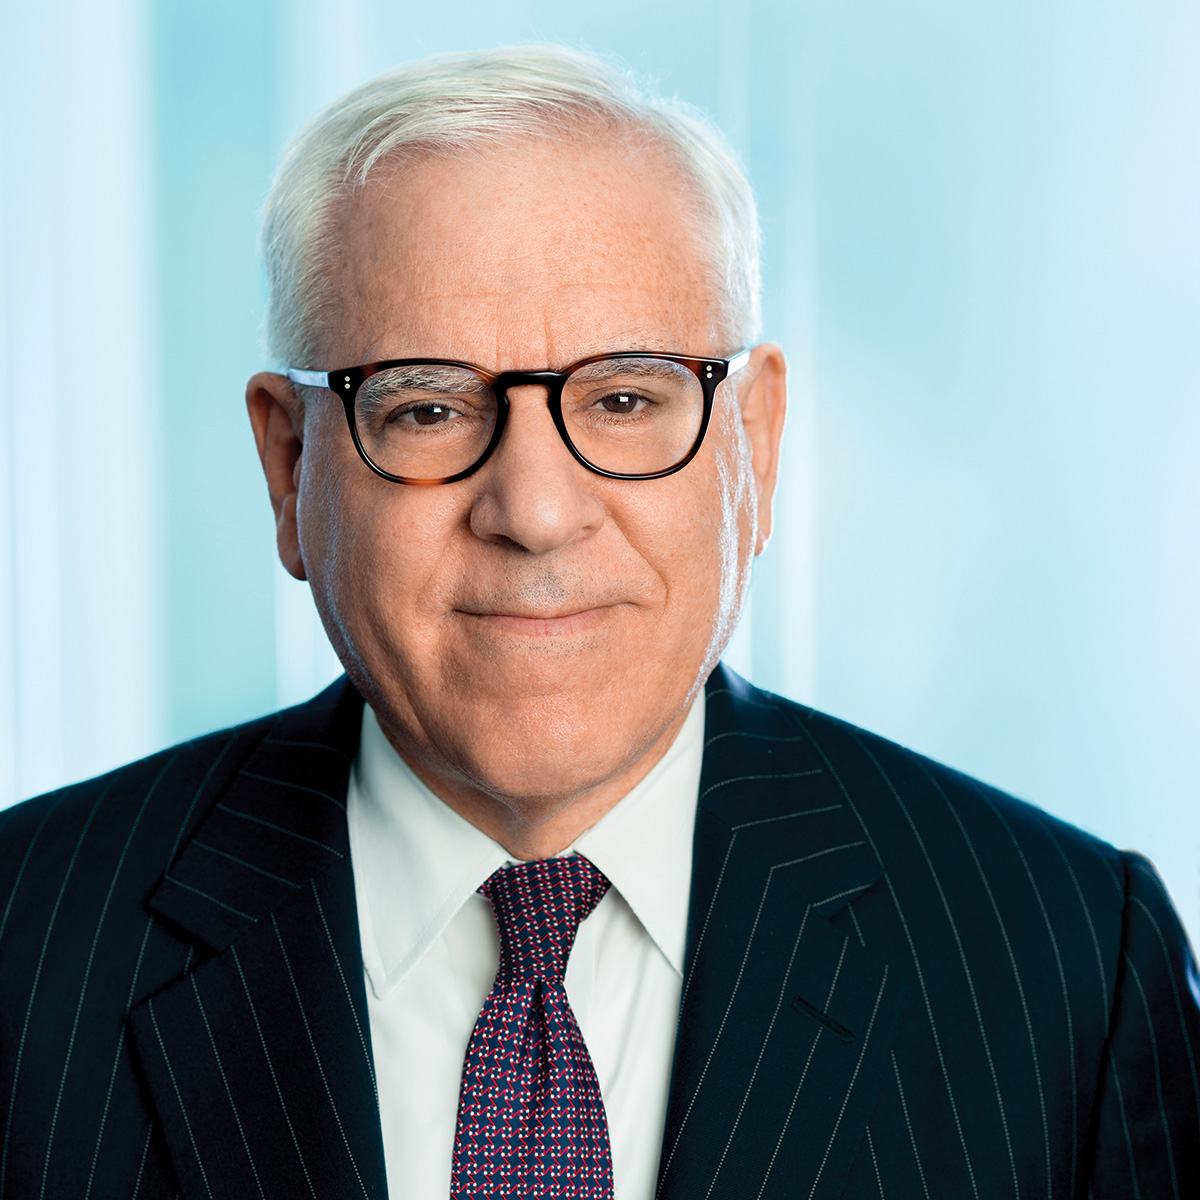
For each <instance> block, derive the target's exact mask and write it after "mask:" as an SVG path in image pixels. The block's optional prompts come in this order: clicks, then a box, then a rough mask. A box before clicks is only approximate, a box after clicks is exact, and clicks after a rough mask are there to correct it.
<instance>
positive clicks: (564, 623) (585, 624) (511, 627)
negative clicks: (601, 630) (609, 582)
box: [458, 604, 617, 638]
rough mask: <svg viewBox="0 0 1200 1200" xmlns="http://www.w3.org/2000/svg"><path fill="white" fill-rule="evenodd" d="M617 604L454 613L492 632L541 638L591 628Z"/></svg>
mask: <svg viewBox="0 0 1200 1200" xmlns="http://www.w3.org/2000/svg"><path fill="white" fill-rule="evenodd" d="M616 608H617V605H615V604H606V605H602V606H600V607H598V608H582V609H576V610H574V611H571V612H563V613H554V614H543V613H521V612H466V611H464V610H462V609H459V610H458V615H459V616H463V617H466V618H468V619H469V620H470V621H471V623H472V624H475V623H476V622H477V623H478V624H479V626H481V627H482V628H484V629H486V630H488V631H490V632H494V633H506V634H515V635H517V636H519V637H530V638H543V637H565V636H568V635H570V634H575V633H585V632H588V631H589V630H592V629H595V628H596V627H597V626H598V625H600V624H601V623H602V622H603V621H605V620H606V619H607V618H608V617H610V616H611V615H612V614H613V612H614V611H615V609H616Z"/></svg>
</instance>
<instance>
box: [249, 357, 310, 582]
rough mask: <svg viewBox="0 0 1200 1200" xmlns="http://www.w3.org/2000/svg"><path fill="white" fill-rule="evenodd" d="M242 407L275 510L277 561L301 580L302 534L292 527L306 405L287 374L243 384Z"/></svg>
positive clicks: (269, 375)
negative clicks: (252, 433) (243, 396)
mask: <svg viewBox="0 0 1200 1200" xmlns="http://www.w3.org/2000/svg"><path fill="white" fill-rule="evenodd" d="M246 408H247V410H248V411H249V413H250V424H251V425H252V426H253V427H254V440H255V442H257V443H258V458H259V461H260V462H261V463H262V469H263V474H264V475H265V476H266V477H267V491H268V492H269V493H270V496H271V507H272V508H273V509H274V510H275V542H276V545H277V546H278V547H279V560H280V562H282V563H283V565H284V566H285V567H286V568H287V569H288V571H289V572H290V573H291V574H292V575H294V576H295V577H296V578H297V579H304V578H306V576H305V572H304V562H303V560H302V559H301V557H300V534H299V531H298V530H297V527H296V494H297V492H298V491H299V488H300V452H301V449H302V448H303V443H304V405H303V403H302V402H301V401H300V399H299V397H297V395H296V393H295V391H294V390H293V388H292V384H291V381H290V380H289V379H288V378H287V376H286V375H276V374H274V373H273V372H270V371H262V372H260V373H259V374H258V375H255V376H254V377H253V378H252V379H251V380H250V382H249V383H248V384H246Z"/></svg>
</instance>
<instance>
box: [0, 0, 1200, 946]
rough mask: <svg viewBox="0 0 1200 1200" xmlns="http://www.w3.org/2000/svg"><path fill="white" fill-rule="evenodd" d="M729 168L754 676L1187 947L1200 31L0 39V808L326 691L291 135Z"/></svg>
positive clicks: (188, 9)
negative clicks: (969, 800)
mask: <svg viewBox="0 0 1200 1200" xmlns="http://www.w3.org/2000/svg"><path fill="white" fill-rule="evenodd" d="M536 39H546V40H562V41H565V42H568V43H570V44H573V45H581V46H584V47H587V48H591V49H595V50H599V51H602V52H606V53H612V54H615V55H617V56H618V57H620V58H621V59H623V60H624V61H625V62H626V63H628V64H629V65H630V66H632V67H633V68H634V69H635V70H637V71H638V72H640V73H642V74H643V75H644V76H647V77H649V78H650V79H651V80H652V81H656V82H657V84H658V86H659V87H660V88H661V89H662V90H665V91H667V92H670V93H678V94H679V95H680V96H682V97H684V98H685V99H688V100H690V101H692V102H694V103H696V104H699V105H701V106H703V107H704V108H706V109H707V110H708V111H709V112H711V113H712V114H713V115H714V116H715V117H716V118H717V119H718V120H719V121H720V123H721V124H722V125H723V126H724V127H725V129H726V130H727V131H728V132H729V134H730V135H731V137H732V139H733V140H734V142H735V143H736V145H737V146H738V148H739V149H740V151H741V152H742V154H743V156H744V158H745V160H746V163H747V166H748V170H749V173H750V175H751V178H752V181H753V182H754V184H755V187H756V189H757V191H758V194H759V197H760V201H761V205H762V217H763V225H764V229H765V234H766V325H767V330H766V331H767V335H768V336H769V337H772V338H774V339H776V340H778V341H780V342H781V343H782V344H783V345H784V347H785V349H786V350H787V351H788V352H789V355H790V358H791V363H792V388H793V392H792V404H793V411H792V418H791V423H790V426H789V430H788V435H787V442H788V447H787V453H788V459H787V464H786V466H785V471H784V478H783V481H782V486H781V496H780V506H779V512H778V532H777V536H776V538H775V540H774V542H773V544H772V546H771V547H770V548H769V550H768V552H767V554H766V555H765V556H764V558H763V559H762V560H761V562H760V564H759V571H758V575H757V578H756V582H755V585H754V597H753V606H752V611H751V613H750V614H749V616H748V618H747V620H746V622H745V623H744V626H743V629H742V630H741V631H740V632H739V635H738V638H737V641H736V644H735V646H734V647H733V648H732V650H731V658H732V660H733V661H734V662H735V664H737V665H740V666H741V667H742V668H743V669H745V670H746V671H747V672H748V673H749V674H750V675H751V677H752V678H753V679H754V680H755V682H757V683H759V684H762V685H764V686H767V687H771V688H774V689H777V690H780V691H783V692H786V693H788V694H790V695H792V696H795V697H797V698H798V699H801V700H804V701H807V702H809V703H814V704H816V705H818V706H819V707H822V708H825V709H827V710H829V711H832V712H834V713H836V714H838V715H841V716H845V717H848V718H850V719H851V720H854V721H856V722H858V723H860V724H863V725H866V726H868V727H870V728H873V729H876V730H878V731H879V732H882V733H884V734H887V735H889V736H892V737H894V738H896V739H898V740H900V741H902V742H905V743H907V744H909V745H911V746H913V747H915V748H917V749H919V750H922V751H924V752H926V753H928V754H931V755H933V756H934V757H937V758H940V759H943V760H945V761H948V762H950V763H952V764H953V765H955V766H958V767H961V768H962V769H964V770H967V771H969V772H972V773H974V774H978V775H980V776H982V777H983V778H985V779H987V780H989V781H991V782H993V783H996V784H998V785H999V786H1001V787H1004V788H1006V789H1009V790H1012V791H1015V792H1017V793H1018V794H1020V795H1022V796H1025V797H1027V798H1029V799H1032V800H1034V801H1036V802H1037V803H1039V804H1042V805H1043V806H1045V807H1047V808H1049V809H1050V810H1052V811H1054V812H1056V813H1059V814H1062V815H1063V816H1066V817H1067V818H1068V819H1070V820H1073V821H1076V822H1078V823H1080V824H1082V825H1084V826H1086V827H1087V828H1089V829H1092V830H1094V831H1096V832H1098V833H1100V834H1101V835H1103V836H1105V837H1107V838H1110V839H1112V840H1114V841H1116V842H1118V843H1120V844H1122V845H1132V846H1136V847H1139V848H1141V849H1143V850H1145V851H1147V852H1148V853H1150V854H1151V855H1152V856H1153V857H1154V858H1155V859H1156V860H1157V862H1158V863H1159V865H1160V867H1161V869H1162V870H1163V871H1164V873H1165V875H1166V876H1167V879H1168V882H1169V884H1170V886H1171V889H1172V891H1173V893H1174V895H1175V898H1176V901H1177V903H1178V904H1179V906H1180V908H1181V910H1182V911H1183V913H1184V915H1185V918H1186V919H1187V921H1188V923H1189V925H1190V927H1191V929H1192V931H1193V936H1195V934H1196V933H1197V932H1198V931H1200V870H1198V868H1200V794H1198V793H1200V787H1198V771H1197V765H1196V743H1197V736H1196V730H1197V727H1198V718H1200V699H1198V697H1197V689H1196V686H1195V680H1196V678H1197V669H1198V667H1200V636H1198V634H1197V632H1196V621H1195V613H1196V609H1197V600H1198V599H1200V559H1198V551H1197V545H1198V535H1200V529H1198V524H1200V520H1198V518H1200V470H1198V469H1197V460H1198V451H1200V403H1198V400H1200V395H1198V392H1200V389H1198V386H1197V385H1198V384H1200V302H1198V301H1200V203H1198V202H1200V165H1198V164H1200V132H1198V131H1200V120H1198V117H1200V72H1197V70H1196V64H1197V63H1198V62H1200V7H1198V6H1197V5H1195V4H1194V3H1192V2H1191V0H1142V2H1141V3H1139V4H1136V5H1135V4H1132V3H1125V4H1115V3H1111V2H1105V0H1087V2H1086V3H1085V2H1083V0H1039V2H1036V3H1035V2H1031V0H1011V2H1010V3H1007V4H1004V5H985V4H963V3H961V2H958V0H913V2H910V3H899V2H886V0H858V2H855V0H846V2H843V3H833V2H832V0H792V2H790V3H789V2H784V0H760V2H756V3H746V4H737V3H728V2H722V0H701V2H698V3H686V4H684V3H661V2H660V3H654V2H649V3H647V2H646V0H641V2H639V3H629V2H622V0H608V2H605V3H600V2H598V0H588V2H586V3H575V4H572V5H570V6H563V5H562V4H560V3H553V4H552V3H535V2H521V0H510V2H508V3H496V2H489V3H473V2H467V0H443V2H442V3H438V4H432V5H431V4H421V5H417V4H412V3H382V2H375V0H337V2H336V3H335V2H334V0H293V2H287V0H275V2H274V3H270V2H267V0H203V2H201V0H176V2H172V3H166V2H162V3H159V4H147V3H143V2H139V0H105V2H104V3H103V4H100V3H99V2H98V0H63V2H60V3H57V4H46V5H32V4H28V3H25V2H20V3H18V2H17V0H3V7H2V9H0V49H2V51H3V57H4V61H5V71H4V74H3V77H0V104H2V108H0V172H2V173H0V189H2V190H0V271H2V277H0V396H2V398H3V421H2V422H0V471H2V472H3V480H2V483H3V486H2V487H0V573H2V575H0V585H2V586H0V684H2V688H0V804H3V803H5V802H8V801H11V800H14V799H16V798H19V797H20V796H23V795H27V794H29V793H31V792H34V791H38V790H41V789H44V788H48V787H51V786H55V785H57V784H60V783H62V782H65V781H68V780H72V779H77V778H81V777H83V776H86V775H89V774H93V773H95V772H97V771H100V770H103V769H106V768H108V767H110V766H113V765H115V764H116V763H118V762H121V761H124V760H126V759H128V758H130V757H132V756H135V755H138V754H142V753H145V752H148V751H150V750H153V749H156V748H158V747H160V746H163V745H166V744H168V743H170V742H172V741H175V740H177V739H180V738H183V737H186V736H189V735H191V734H195V733H199V732H202V731H204V730H207V729H209V728H212V727H214V726H217V725H221V724H225V723H228V722H232V721H236V720H240V719H242V718H245V717H249V716H253V715H256V714H258V713H261V712H264V711H267V710H269V709H272V708H274V707H275V706H276V705H277V704H279V703H284V702H291V701H293V700H295V699H298V698H301V697H302V696H304V695H306V694H307V693H308V692H309V691H310V690H312V689H314V688H315V687H317V686H319V685H320V684H321V683H322V682H323V681H324V680H325V679H326V678H327V677H328V676H329V675H330V673H331V672H332V670H333V666H332V664H331V662H330V656H329V651H328V649H327V646H326V645H325V643H324V641H323V637H322V636H321V635H320V633H319V631H318V630H316V629H315V627H314V621H313V617H312V610H311V605H310V602H309V600H308V598H307V594H306V592H305V591H304V589H303V587H302V586H301V585H297V584H294V583H292V582H291V581H290V580H288V579H287V578H286V577H285V576H284V575H283V573H282V571H281V570H280V569H279V568H278V567H277V566H276V565H275V563H274V554H273V541H272V528H271V521H270V514H269V510H268V506H267V501H266V495H265V490H264V488H263V485H262V483H261V480H260V478H259V475H258V466H257V461H256V459H255V456H254V452H253V447H252V443H251V439H250V435H249V430H248V427H247V423H246V419H245V416H244V410H243V406H242V399H241V396H242V388H243V385H244V381H245V379H246V377H247V376H248V375H250V374H251V373H252V372H253V371H254V370H256V369H258V368H259V367H260V366H261V365H263V363H264V356H263V352H262V349H261V344H260V327H261V315H262V308H263V285H262V278H261V272H260V268H259V266H258V264H257V259H256V254H255V229H256V210H257V208H258V205H259V203H260V202H261V199H262V196H263V193H264V190H265V188H266V185H267V181H268V178H269V175H270V172H271V169H272V166H273V164H274V161H275V159H276V157H277V155H278V153H279V151H280V149H281V147H282V145H283V144H284V142H285V140H286V139H287V137H288V136H289V135H290V134H291V133H292V132H293V131H294V130H295V128H296V127H297V126H298V124H299V123H300V122H301V121H302V120H303V119H305V118H306V117H307V116H309V115H311V113H313V112H314V111H315V110H316V109H317V108H319V107H320V106H322V105H323V104H324V103H326V102H328V101H329V100H331V99H332V98H333V97H335V96H336V95H338V94H339V93H340V92H342V91H343V90H345V89H346V88H348V87H350V86H352V85H354V84H356V83H358V82H360V81H361V80H363V79H365V78H367V77H369V76H370V75H372V74H374V73H376V72H378V71H380V70H382V69H384V68H386V67H389V66H392V65H394V64H396V63H399V62H401V61H404V60H407V59H410V58H413V57H417V56H419V55H422V54H424V53H427V52H430V51H436V50H443V49H466V48H472V47H483V46H491V45H497V44H503V43H507V42H514V41H529V40H536Z"/></svg>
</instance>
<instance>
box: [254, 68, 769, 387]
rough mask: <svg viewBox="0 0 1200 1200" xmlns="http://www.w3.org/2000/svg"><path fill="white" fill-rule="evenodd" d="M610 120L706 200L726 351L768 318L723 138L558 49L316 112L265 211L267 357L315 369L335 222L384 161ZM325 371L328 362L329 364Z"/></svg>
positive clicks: (374, 90)
mask: <svg viewBox="0 0 1200 1200" xmlns="http://www.w3.org/2000/svg"><path fill="white" fill-rule="evenodd" d="M596 126H601V127H603V128H607V129H610V130H612V131H613V132H614V133H619V134H622V135H625V136H633V137H635V138H640V139H641V140H642V141H644V142H647V143H649V144H651V145H654V146H657V147H658V148H660V149H662V150H664V151H665V152H666V153H667V155H668V156H669V157H670V158H671V159H673V160H674V162H675V164H676V166H677V169H678V170H679V171H680V176H681V179H682V181H683V182H684V184H685V185H686V186H687V188H688V191H689V192H692V193H694V196H695V198H696V200H697V201H698V203H699V209H700V214H699V215H700V218H701V222H702V225H703V228H702V230H701V232H702V234H703V237H704V240H705V242H706V243H707V245H708V247H709V249H710V252H711V263H712V269H713V270H714V271H715V272H716V273H717V276H718V280H717V286H716V287H715V288H714V290H715V291H716V293H717V294H718V296H719V297H720V306H721V312H720V314H719V322H720V327H721V328H720V332H721V333H722V334H723V335H724V336H726V337H728V338H729V339H730V342H731V343H734V344H731V345H730V347H729V349H730V350H733V349H736V348H737V347H738V346H742V345H749V344H751V343H752V342H753V341H754V340H756V338H757V336H758V333H759V327H760V323H761V301H760V297H759V292H760V289H761V283H760V268H759V244H760V236H759V227H758V213H757V209H756V207H755V203H754V194H753V192H752V191H751V190H750V185H749V183H748V182H747V181H746V177H745V175H744V174H743V173H742V171H741V168H740V167H739V166H738V163H737V158H736V155H735V154H734V152H733V151H732V150H731V148H730V147H729V145H728V143H727V142H726V141H725V139H724V137H723V136H722V135H721V133H720V132H719V131H718V130H717V129H716V128H715V126H714V125H713V124H712V123H711V122H710V121H709V120H708V119H707V118H706V117H705V116H703V115H702V114H701V113H700V112H698V111H696V110H694V109H692V108H690V107H689V106H686V105H684V104H682V103H680V102H678V101H674V100H671V101H668V100H664V99H660V98H657V97H651V96H647V95H644V94H643V93H641V92H640V91H639V90H638V89H637V88H636V86H635V85H634V83H633V81H632V80H631V78H630V77H629V76H628V75H627V74H625V73H623V72H620V71H618V70H615V69H614V68H612V67H610V66H608V65H607V64H605V63H603V62H601V61H600V60H598V59H596V58H593V57H592V56H590V55H587V54H583V53H580V52H578V51H575V50H568V49H566V48H563V47H558V46H523V47H514V48H509V49H502V50H489V51H485V52H482V53H469V54H438V55H434V56H432V57H430V58H425V59H421V60H420V61H418V62H415V63H410V64H409V65H408V66H404V67H400V68H399V69H397V70H394V71H390V72H388V73H387V74H385V75H380V76H379V77H378V78H376V79H373V80H371V81H370V82H369V83H365V84H363V85H362V86H361V87H359V88H356V89H355V90H354V91H352V92H350V93H348V94H347V95H345V96H343V97H342V98H341V99H340V100H337V101H335V102H334V103H333V104H331V105H330V106H329V107H328V108H326V109H325V110H324V111H323V112H321V113H319V114H318V115H317V116H316V117H315V118H313V120H312V121H310V122H309V123H308V125H306V126H305V127H304V129H302V130H301V131H300V133H299V134H297V136H296V137H295V138H294V139H293V141H292V143H291V145H290V146H289V147H288V148H287V150H286V151H285V153H284V156H283V160H282V161H281V163H280V165H279V170H278V172H277V174H276V176H275V180H274V183H273V184H272V186H271V190H270V192H269V194H268V196H267V200H266V204H265V206H264V209H263V225H262V254H263V259H264V262H265V264H266V269H267V279H268V283H269V286H270V301H269V305H268V310H267V330H266V334H267V349H268V351H269V353H270V354H272V355H273V356H274V357H275V358H277V359H278V360H279V361H280V362H281V363H284V364H286V365H289V366H297V367H313V366H315V365H316V363H315V362H314V361H313V360H314V356H315V355H316V354H317V353H318V352H319V334H318V331H319V330H320V328H321V327H322V324H323V321H324V319H325V318H326V317H327V316H328V314H329V312H330V311H331V308H332V305H333V304H334V302H335V301H334V297H333V296H331V295H330V294H329V293H328V290H327V282H328V276H329V271H328V264H329V262H330V261H331V258H332V252H333V251H334V246H333V245H332V235H331V226H332V224H333V222H332V220H331V218H332V217H333V215H334V211H335V208H336V206H337V204H338V203H339V201H343V200H344V199H345V198H346V197H347V196H348V195H352V194H353V193H354V192H355V191H357V190H359V189H361V188H362V187H364V186H365V184H366V183H367V181H368V180H369V179H370V177H371V173H372V171H373V170H375V168H376V167H378V166H379V165H380V164H381V163H383V162H384V161H385V160H388V159H389V158H392V157H394V156H396V155H398V154H402V153H406V152H407V153H430V154H453V153H461V152H463V151H470V150H472V149H477V148H479V147H481V146H487V145H489V144H497V143H506V142H511V141H513V140H519V139H524V138H528V137H545V136H554V135H556V134H563V133H567V134H574V135H575V136H579V135H580V133H581V131H583V130H586V129H587V128H589V127H591V128H592V129H594V128H595V127H596ZM327 365H328V364H327Z"/></svg>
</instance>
